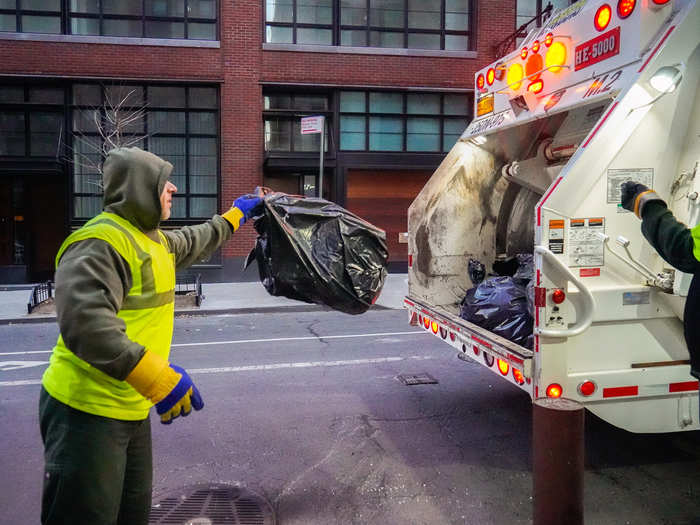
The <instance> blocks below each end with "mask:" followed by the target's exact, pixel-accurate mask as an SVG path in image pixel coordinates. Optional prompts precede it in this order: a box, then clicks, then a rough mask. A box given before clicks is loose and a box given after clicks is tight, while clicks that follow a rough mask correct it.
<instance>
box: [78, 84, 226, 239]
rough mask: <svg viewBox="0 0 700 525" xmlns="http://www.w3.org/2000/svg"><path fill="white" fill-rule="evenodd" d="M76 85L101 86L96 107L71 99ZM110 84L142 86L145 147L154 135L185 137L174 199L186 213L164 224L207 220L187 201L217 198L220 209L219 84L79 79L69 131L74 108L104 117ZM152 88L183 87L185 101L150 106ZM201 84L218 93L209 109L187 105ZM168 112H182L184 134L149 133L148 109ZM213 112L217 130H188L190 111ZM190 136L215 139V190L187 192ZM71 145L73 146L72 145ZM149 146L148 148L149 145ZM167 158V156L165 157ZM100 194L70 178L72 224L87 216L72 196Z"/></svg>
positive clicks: (134, 134)
mask: <svg viewBox="0 0 700 525" xmlns="http://www.w3.org/2000/svg"><path fill="white" fill-rule="evenodd" d="M75 84H81V85H86V84H92V85H97V86H100V98H101V102H100V106H99V107H97V108H95V106H92V105H85V104H76V103H74V102H73V97H72V94H73V86H74V85H75ZM113 85H119V86H134V87H141V88H143V93H144V100H145V102H144V105H143V109H144V110H145V115H144V132H143V135H145V146H146V147H147V148H148V145H149V140H150V139H151V138H153V137H157V138H169V137H170V138H184V140H185V173H184V177H185V188H178V194H177V197H176V198H177V199H178V200H180V199H182V200H183V201H184V204H185V215H184V217H173V218H171V219H169V220H168V221H167V223H166V225H167V226H180V225H185V224H191V223H192V222H200V221H201V219H206V218H208V216H207V217H202V216H193V215H192V214H191V211H190V200H191V199H192V198H196V197H205V198H213V199H215V201H216V209H217V211H218V209H219V199H220V197H221V122H220V120H221V118H220V117H221V99H220V96H219V94H220V91H219V86H217V85H213V84H212V85H209V84H207V85H202V84H196V85H193V84H182V83H173V82H128V83H105V82H90V81H81V82H73V83H71V85H70V88H71V89H70V95H71V97H70V103H69V104H68V109H69V111H68V117H69V121H70V129H71V134H72V133H73V116H74V111H75V110H85V109H98V110H99V111H100V116H101V118H102V119H104V115H105V107H104V104H105V98H106V97H105V91H106V88H107V87H108V86H113ZM152 87H178V88H183V89H184V90H185V103H184V105H183V106H181V107H166V106H152V105H150V103H149V98H148V96H149V92H148V90H149V88H152ZM202 87H209V88H213V89H216V92H217V97H216V105H215V107H211V108H204V107H193V106H191V105H190V92H189V90H190V89H193V88H194V89H197V88H202ZM140 107H141V106H138V105H136V106H126V107H125V109H128V108H134V109H135V108H140ZM156 111H157V112H170V113H182V112H184V113H185V131H184V133H168V132H162V133H158V134H157V135H153V134H150V133H149V129H148V114H149V113H150V112H156ZM202 112H204V113H213V114H214V115H215V121H216V130H215V132H214V134H212V133H194V132H190V122H189V115H190V114H192V113H202ZM83 135H85V136H86V137H96V138H97V137H99V134H98V133H97V132H84V133H83ZM132 135H133V136H138V135H141V133H133V134H132ZM192 138H208V139H214V140H215V141H216V152H217V155H216V156H217V159H216V164H217V165H216V191H215V192H214V193H201V192H190V184H191V177H192V175H191V173H190V156H191V149H190V148H191V141H190V139H192ZM71 146H72V145H71ZM148 149H150V148H148ZM165 160H167V159H165ZM100 195H102V192H92V193H86V192H76V191H75V181H74V179H73V177H71V181H70V196H71V202H70V217H71V219H70V220H71V223H74V224H80V223H84V222H85V220H86V219H87V218H86V217H78V216H76V215H75V210H74V198H75V197H97V196H100Z"/></svg>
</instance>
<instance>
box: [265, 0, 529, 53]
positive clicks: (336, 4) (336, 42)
mask: <svg viewBox="0 0 700 525" xmlns="http://www.w3.org/2000/svg"><path fill="white" fill-rule="evenodd" d="M291 1H292V21H291V22H268V21H267V4H266V5H265V7H264V9H263V17H262V19H263V35H265V34H266V28H267V27H268V26H270V27H287V28H291V29H292V42H291V44H292V45H297V44H298V42H297V29H299V28H305V29H331V44H330V45H331V46H338V47H372V46H371V44H370V35H371V33H372V32H373V31H375V32H380V33H401V34H402V35H403V47H401V48H379V49H421V50H425V49H423V48H409V47H408V35H409V33H410V34H413V33H415V34H429V35H439V36H440V48H439V49H428V51H473V50H474V49H476V46H475V42H474V35H475V23H476V22H475V20H476V16H475V14H476V9H475V4H476V0H467V11H466V13H467V16H468V17H469V20H468V27H466V28H465V29H464V30H463V31H461V30H460V31H458V30H454V29H446V28H445V14H446V8H445V3H446V0H440V29H423V28H411V27H409V26H408V13H409V10H408V0H403V19H404V20H403V26H402V27H395V28H388V27H381V26H373V25H371V20H370V9H371V4H370V2H371V0H365V10H366V15H367V16H366V19H367V23H366V24H364V25H353V24H341V22H340V19H341V4H340V2H341V0H332V13H333V14H332V17H333V20H332V22H331V24H330V25H329V24H308V23H299V22H297V2H298V0H291ZM539 1H542V0H539ZM344 30H349V31H365V45H364V46H356V45H354V44H353V46H342V45H341V41H340V36H341V32H342V31H344ZM448 35H455V36H464V37H466V38H467V49H464V50H446V49H445V37H446V36H448ZM263 40H264V41H265V43H269V44H277V42H267V41H266V39H265V38H263ZM279 44H283V43H279ZM298 45H311V44H298Z"/></svg>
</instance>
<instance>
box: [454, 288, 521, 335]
mask: <svg viewBox="0 0 700 525" xmlns="http://www.w3.org/2000/svg"><path fill="white" fill-rule="evenodd" d="M459 315H460V317H461V318H462V319H464V320H466V321H469V322H470V323H474V324H475V325H478V326H481V327H482V328H485V329H487V330H489V331H491V332H493V333H495V334H498V335H500V336H501V337H504V338H506V339H508V340H509V341H513V342H514V343H517V344H519V345H521V346H524V347H526V348H532V322H533V320H532V316H531V315H530V314H529V313H528V309H527V296H526V292H525V286H523V285H521V284H518V283H517V282H516V281H515V280H514V279H513V278H512V277H508V276H503V277H491V278H489V279H486V280H485V281H484V282H482V283H481V284H479V285H478V286H476V287H474V288H471V289H469V290H467V295H466V296H465V297H464V299H463V300H462V303H461V306H460V312H459Z"/></svg>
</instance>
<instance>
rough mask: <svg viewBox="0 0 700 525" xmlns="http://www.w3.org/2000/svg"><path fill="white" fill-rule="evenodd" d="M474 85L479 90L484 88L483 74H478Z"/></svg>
mask: <svg viewBox="0 0 700 525" xmlns="http://www.w3.org/2000/svg"><path fill="white" fill-rule="evenodd" d="M476 87H477V88H478V89H479V91H481V90H482V89H484V75H481V74H480V75H479V76H478V77H476Z"/></svg>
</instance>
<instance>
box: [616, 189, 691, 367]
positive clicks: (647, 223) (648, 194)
mask: <svg viewBox="0 0 700 525" xmlns="http://www.w3.org/2000/svg"><path fill="white" fill-rule="evenodd" d="M621 191H622V207H623V208H625V209H626V210H629V211H631V212H634V214H635V215H636V216H637V217H639V218H640V219H642V234H643V235H644V237H646V239H647V240H648V241H649V242H650V243H651V245H652V246H653V247H654V249H655V250H656V251H657V252H658V253H659V255H661V257H663V259H664V260H665V261H666V262H667V263H669V264H670V265H672V266H673V267H674V268H677V269H678V270H680V271H682V272H685V273H691V274H693V279H692V281H691V282H690V289H689V290H688V297H687V299H686V302H685V310H684V313H683V330H684V332H685V342H686V344H687V345H688V353H689V354H690V373H691V374H692V375H693V376H694V377H696V378H698V379H700V331H699V330H698V326H700V278H699V277H698V274H699V273H700V225H698V226H695V227H694V228H693V229H692V230H691V229H689V228H688V227H687V226H686V225H685V224H683V223H682V222H679V221H678V220H676V218H675V217H674V216H673V213H671V211H670V210H669V209H668V208H667V207H666V203H665V202H664V201H663V199H662V198H661V197H659V195H658V194H657V193H656V192H655V191H654V190H651V189H649V188H647V187H646V186H645V185H644V184H640V183H638V182H634V181H627V182H624V183H622V187H621Z"/></svg>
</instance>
